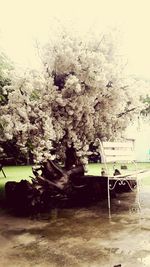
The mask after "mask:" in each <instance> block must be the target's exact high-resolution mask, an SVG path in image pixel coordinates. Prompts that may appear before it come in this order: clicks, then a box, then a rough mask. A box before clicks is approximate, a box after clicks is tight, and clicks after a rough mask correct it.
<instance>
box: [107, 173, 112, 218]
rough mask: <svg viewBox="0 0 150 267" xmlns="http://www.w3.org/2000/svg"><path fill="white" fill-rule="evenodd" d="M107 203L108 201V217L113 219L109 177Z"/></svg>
mask: <svg viewBox="0 0 150 267" xmlns="http://www.w3.org/2000/svg"><path fill="white" fill-rule="evenodd" d="M107 201H108V215H109V218H111V210H110V185H109V177H108V178H107Z"/></svg>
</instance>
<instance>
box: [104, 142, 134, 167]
mask: <svg viewBox="0 0 150 267" xmlns="http://www.w3.org/2000/svg"><path fill="white" fill-rule="evenodd" d="M101 152H102V153H101V154H102V155H101V157H102V162H103V163H104V162H114V163H115V162H132V161H135V153H134V146H133V142H132V141H127V142H102V143H101Z"/></svg>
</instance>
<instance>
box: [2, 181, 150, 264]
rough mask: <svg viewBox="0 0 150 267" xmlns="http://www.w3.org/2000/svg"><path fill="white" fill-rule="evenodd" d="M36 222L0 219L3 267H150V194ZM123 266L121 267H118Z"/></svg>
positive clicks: (149, 190)
mask: <svg viewBox="0 0 150 267" xmlns="http://www.w3.org/2000/svg"><path fill="white" fill-rule="evenodd" d="M140 195H141V211H139V209H138V206H137V200H136V195H135V193H124V194H121V195H119V196H118V197H117V198H116V199H113V201H112V209H111V218H109V217H108V210H107V202H106V201H104V202H101V203H99V204H97V205H94V206H91V207H88V208H78V209H63V210H58V209H54V210H52V211H51V213H50V214H45V215H43V216H39V217H38V218H36V219H33V218H32V219H31V218H15V217H13V216H10V215H8V214H6V213H5V212H4V211H1V213H0V267H29V266H32V267H62V266H64V267H113V266H115V265H116V266H117V265H118V266H119V264H120V266H121V267H131V266H134V267H143V266H147V267H149V266H150V188H149V187H148V186H147V187H145V188H143V189H142V191H141V192H140ZM120 266H119V267H120Z"/></svg>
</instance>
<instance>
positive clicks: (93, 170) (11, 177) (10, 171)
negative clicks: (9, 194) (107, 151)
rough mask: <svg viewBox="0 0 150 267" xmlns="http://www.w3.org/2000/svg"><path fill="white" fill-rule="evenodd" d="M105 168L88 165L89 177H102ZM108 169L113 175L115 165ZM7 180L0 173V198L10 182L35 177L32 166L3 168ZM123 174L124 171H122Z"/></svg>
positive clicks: (144, 165)
mask: <svg viewBox="0 0 150 267" xmlns="http://www.w3.org/2000/svg"><path fill="white" fill-rule="evenodd" d="M103 167H104V165H103V164H99V163H92V164H89V165H88V168H87V170H88V172H87V174H89V175H97V176H98V175H101V169H102V168H103ZM108 168H109V170H110V172H112V173H113V165H112V164H109V165H108ZM116 168H118V169H120V166H119V165H116ZM138 168H139V169H150V163H138ZM133 169H135V167H134V165H133V164H132V165H131V164H128V170H133ZM3 170H4V172H5V174H6V176H7V177H6V178H4V176H3V173H2V172H0V198H1V197H2V196H4V187H5V183H6V182H8V181H16V182H19V181H20V180H21V179H27V180H30V178H29V176H33V174H32V168H31V166H8V167H4V168H3ZM121 172H122V173H123V170H121ZM143 184H144V185H150V177H147V178H144V179H143Z"/></svg>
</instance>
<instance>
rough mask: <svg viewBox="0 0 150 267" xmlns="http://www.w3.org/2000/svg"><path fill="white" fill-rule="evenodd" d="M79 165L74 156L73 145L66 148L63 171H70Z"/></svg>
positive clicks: (78, 160) (79, 162)
mask: <svg viewBox="0 0 150 267" xmlns="http://www.w3.org/2000/svg"><path fill="white" fill-rule="evenodd" d="M78 165H81V161H80V159H79V158H78V157H77V155H76V151H75V148H74V147H73V144H72V145H71V147H68V146H67V148H66V159H65V169H66V170H70V169H71V168H72V167H74V166H78Z"/></svg>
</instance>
